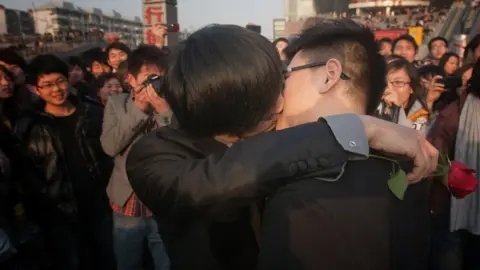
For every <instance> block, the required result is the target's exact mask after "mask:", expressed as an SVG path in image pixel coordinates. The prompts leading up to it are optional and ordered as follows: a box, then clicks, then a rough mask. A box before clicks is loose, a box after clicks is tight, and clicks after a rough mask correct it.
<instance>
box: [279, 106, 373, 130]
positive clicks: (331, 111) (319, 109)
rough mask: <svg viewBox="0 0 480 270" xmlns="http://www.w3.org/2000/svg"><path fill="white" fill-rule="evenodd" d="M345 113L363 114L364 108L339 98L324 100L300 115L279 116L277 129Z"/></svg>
mask: <svg viewBox="0 0 480 270" xmlns="http://www.w3.org/2000/svg"><path fill="white" fill-rule="evenodd" d="M347 113H353V114H365V110H364V109H363V108H361V107H360V106H358V105H356V104H352V103H345V102H342V101H339V100H337V101H333V100H326V101H325V102H322V103H321V104H320V103H319V104H317V105H316V106H315V107H314V108H311V109H310V110H308V111H305V113H304V114H303V115H302V116H292V117H289V116H282V117H280V119H279V121H278V123H277V130H278V129H285V128H288V127H293V126H298V125H301V124H305V123H311V122H316V121H317V120H318V119H319V118H321V117H326V116H330V115H337V114H347Z"/></svg>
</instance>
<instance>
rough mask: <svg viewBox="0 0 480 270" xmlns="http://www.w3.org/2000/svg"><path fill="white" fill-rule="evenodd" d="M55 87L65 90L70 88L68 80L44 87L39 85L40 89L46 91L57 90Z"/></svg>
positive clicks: (46, 84) (44, 85)
mask: <svg viewBox="0 0 480 270" xmlns="http://www.w3.org/2000/svg"><path fill="white" fill-rule="evenodd" d="M55 86H56V87H58V88H60V89H65V88H67V87H68V81H67V79H58V80H57V81H56V82H54V83H45V84H43V85H37V87H38V88H40V89H43V90H45V91H52V90H53V89H55Z"/></svg>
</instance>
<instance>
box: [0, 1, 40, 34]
mask: <svg viewBox="0 0 480 270" xmlns="http://www.w3.org/2000/svg"><path fill="white" fill-rule="evenodd" d="M0 34H9V35H14V36H21V35H34V34H35V22H34V19H33V16H32V15H31V14H30V13H29V12H27V11H22V10H15V9H8V8H5V7H4V6H3V5H0Z"/></svg>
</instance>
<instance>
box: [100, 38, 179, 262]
mask: <svg viewBox="0 0 480 270" xmlns="http://www.w3.org/2000/svg"><path fill="white" fill-rule="evenodd" d="M166 67H167V54H166V53H165V51H163V50H162V49H160V48H158V47H156V46H153V45H144V46H140V47H139V48H138V49H136V50H135V51H133V52H132V54H131V55H130V57H129V59H128V73H129V74H128V82H129V83H130V86H131V87H132V89H133V90H132V92H131V93H123V94H119V95H113V96H110V97H109V99H108V101H107V104H106V106H105V114H104V122H103V130H102V135H101V137H100V140H101V143H102V147H103V150H104V151H105V153H106V154H107V155H109V156H111V157H113V158H115V166H114V170H113V172H112V175H111V177H110V181H109V184H108V187H107V194H108V197H109V199H110V205H111V207H112V209H113V211H114V239H115V243H114V248H115V253H116V257H117V262H118V267H119V268H118V269H119V270H122V269H125V270H129V269H139V268H142V267H141V266H142V255H143V254H144V249H145V244H144V243H145V242H146V243H148V246H149V249H150V253H151V256H152V258H153V264H154V269H169V265H170V260H169V258H168V256H167V254H166V252H165V248H164V245H163V242H162V239H161V236H160V234H159V233H158V228H157V223H156V221H155V219H154V218H153V217H152V213H151V212H150V210H149V209H147V208H146V207H145V206H144V205H143V203H142V202H141V201H140V200H138V198H137V197H136V195H135V193H134V192H133V190H132V187H131V186H130V184H129V182H128V179H127V175H126V171H125V161H126V155H127V153H128V151H129V149H130V147H131V145H132V144H133V143H134V142H135V141H136V140H137V139H139V138H140V137H142V136H143V135H144V134H146V133H148V132H149V131H151V130H153V129H155V128H157V127H161V126H164V125H167V124H169V123H170V113H169V108H168V105H167V104H166V102H165V101H164V100H163V99H162V98H160V97H158V96H157V95H156V94H155V93H154V90H153V87H152V84H151V83H149V82H148V78H149V77H150V76H152V75H162V74H163V73H164V70H165V69H166ZM132 224H133V225H132Z"/></svg>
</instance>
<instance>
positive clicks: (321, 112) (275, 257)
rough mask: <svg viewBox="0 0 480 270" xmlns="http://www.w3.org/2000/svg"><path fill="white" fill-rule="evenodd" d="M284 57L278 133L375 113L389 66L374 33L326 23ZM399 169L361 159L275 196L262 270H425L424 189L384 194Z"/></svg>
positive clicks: (265, 227) (265, 228)
mask: <svg viewBox="0 0 480 270" xmlns="http://www.w3.org/2000/svg"><path fill="white" fill-rule="evenodd" d="M287 54H289V55H290V57H292V58H293V59H292V61H291V63H290V65H289V68H288V70H289V71H290V74H289V76H288V79H287V81H286V88H285V92H284V96H285V99H286V100H288V101H290V104H289V106H285V107H284V111H283V114H282V116H281V117H280V119H279V122H278V124H277V128H279V127H280V128H282V129H283V128H287V127H290V126H294V125H298V124H299V123H306V122H311V121H314V120H315V119H317V118H318V117H325V116H328V115H330V114H332V113H333V114H338V113H360V114H371V113H373V112H374V111H375V110H376V108H377V105H378V103H379V101H380V97H381V96H382V93H383V89H384V85H385V81H384V80H385V78H386V66H385V62H384V60H383V57H382V56H381V55H380V54H378V52H377V50H376V46H375V37H374V35H373V33H372V32H371V31H370V30H368V29H366V28H364V27H363V26H359V25H357V24H355V23H354V22H353V21H350V20H336V21H332V22H328V21H327V22H324V23H321V24H319V25H318V26H315V27H312V28H310V29H308V30H306V31H304V32H303V33H302V34H301V35H300V37H299V38H298V39H297V40H296V41H294V42H293V43H292V45H291V47H289V51H288V50H287ZM398 143H399V144H401V143H402V142H401V141H398ZM377 155H378V154H377ZM399 169H400V168H398V166H397V165H395V163H393V162H388V161H386V160H385V159H381V158H374V157H371V158H369V159H364V160H360V159H357V160H351V161H349V162H348V163H347V164H346V166H345V167H344V174H343V175H342V176H341V177H340V178H338V179H324V178H320V177H318V176H314V175H313V176H312V175H307V176H300V177H297V178H296V179H297V180H298V181H294V182H292V183H290V184H288V185H286V186H284V187H282V188H280V189H278V190H277V192H276V193H275V194H274V195H272V196H270V197H269V199H268V200H267V202H266V206H265V211H264V216H263V218H262V239H261V243H260V246H261V251H260V255H259V269H261V270H267V269H276V270H303V269H304V270H307V269H311V270H315V269H331V270H350V269H357V270H361V269H364V270H367V269H368V270H387V269H391V270H394V269H398V270H414V269H415V270H422V269H427V268H428V266H427V262H428V252H429V245H428V244H429V235H428V227H429V211H428V203H427V195H428V183H427V182H426V181H424V182H421V183H419V184H416V185H412V186H410V187H409V188H408V191H407V193H406V195H405V198H404V199H403V201H402V200H399V199H397V198H396V197H395V196H394V195H393V193H392V192H390V190H389V188H388V184H387V181H388V180H389V179H390V178H391V177H392V174H393V173H394V170H399Z"/></svg>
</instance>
